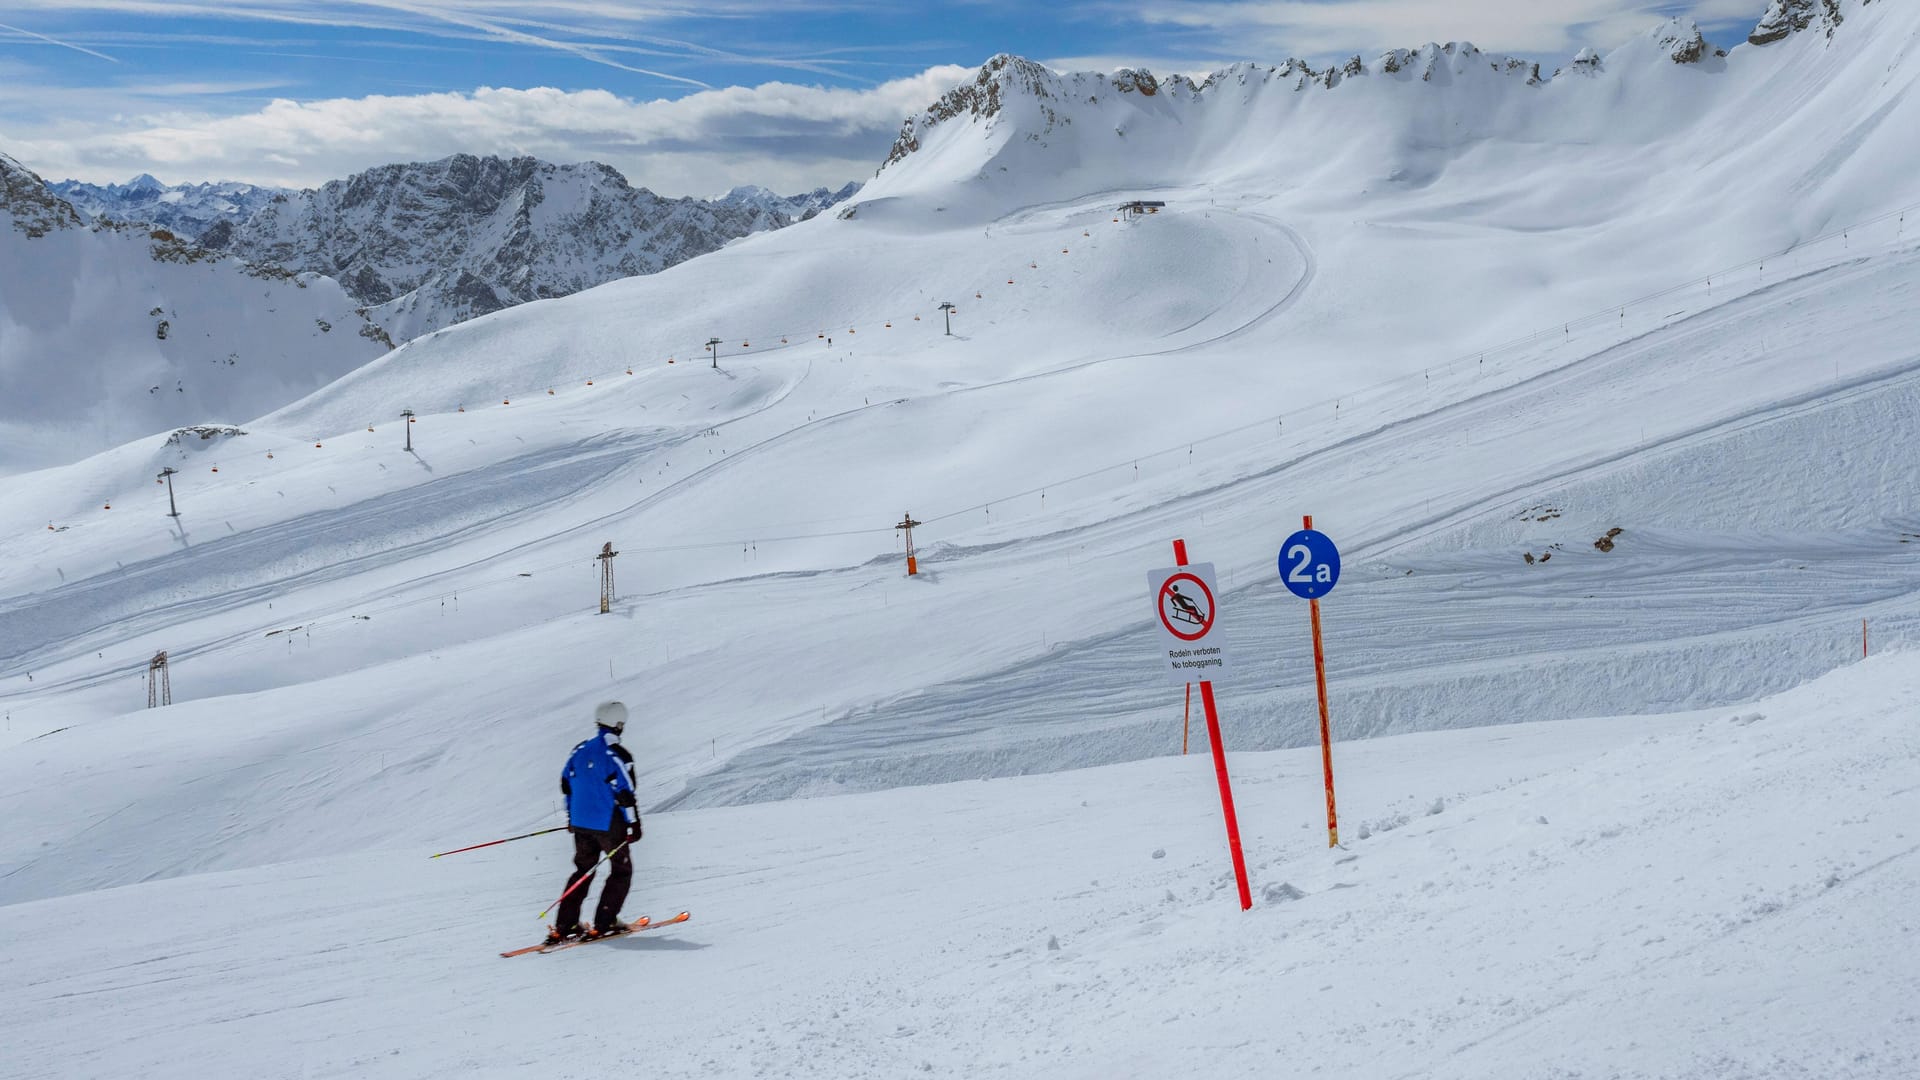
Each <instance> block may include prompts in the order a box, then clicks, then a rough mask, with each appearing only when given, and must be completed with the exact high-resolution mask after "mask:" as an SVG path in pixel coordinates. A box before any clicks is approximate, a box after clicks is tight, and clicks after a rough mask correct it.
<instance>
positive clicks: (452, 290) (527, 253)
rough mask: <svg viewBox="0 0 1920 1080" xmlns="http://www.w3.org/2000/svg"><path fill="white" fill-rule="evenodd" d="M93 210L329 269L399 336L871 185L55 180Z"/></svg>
mask: <svg viewBox="0 0 1920 1080" xmlns="http://www.w3.org/2000/svg"><path fill="white" fill-rule="evenodd" d="M48 187H49V189H50V190H51V191H52V192H53V193H54V194H55V195H57V196H59V197H60V198H62V199H63V200H65V201H67V202H68V203H70V204H71V205H73V207H74V208H75V209H76V210H78V211H79V212H80V213H81V214H83V215H85V216H86V217H88V218H92V219H95V220H112V221H120V222H135V223H142V224H151V225H158V226H162V227H164V228H166V229H168V230H169V231H171V232H173V233H175V234H176V235H178V236H180V237H182V238H183V239H189V240H193V241H196V242H197V243H198V244H200V245H201V246H202V247H206V248H208V249H211V250H216V251H225V252H229V253H232V254H235V255H239V256H241V257H243V258H245V259H247V260H249V261H251V262H256V263H271V264H275V265H278V266H282V267H285V268H287V269H289V270H294V271H302V272H306V271H310V272H313V273H319V274H325V275H327V276H328V277H332V278H334V279H335V280H337V281H339V282H340V283H341V285H342V286H343V287H345V288H346V290H347V292H348V294H349V295H350V296H352V297H353V298H354V299H355V300H356V301H358V302H359V303H360V304H362V305H364V306H366V307H368V308H370V309H371V311H370V315H371V317H372V318H373V319H374V320H375V321H377V322H379V323H380V324H381V325H382V326H383V327H385V328H386V330H387V331H388V333H389V334H391V335H392V336H393V337H394V339H395V340H404V339H406V338H410V337H414V336H417V335H419V334H423V333H427V332H430V331H432V330H437V329H439V328H441V327H443V326H448V325H451V324H453V323H456V322H461V321H463V320H466V319H470V318H474V317H476V316H479V315H485V314H487V313H489V312H493V311H498V310H500V309H502V308H507V307H511V306H513V305H515V304H520V303H525V302H527V301H529V300H538V299H542V298H546V297H553V296H565V295H567V294H569V293H574V292H578V291H580V290H582V289H588V288H592V287H593V286H595V285H600V284H603V283H605V282H608V281H612V280H614V279H616V278H622V277H631V276H634V275H636V274H651V273H656V272H658V271H660V270H664V269H666V268H667V267H669V266H673V265H674V264H676V263H680V262H685V261H686V260H688V259H691V258H693V257H694V256H696V255H703V254H705V253H707V252H709V251H713V250H716V249H718V248H719V247H721V246H722V245H724V244H726V243H727V242H729V241H731V240H735V239H738V238H740V237H743V236H747V235H749V234H751V233H755V232H761V231H764V230H767V229H777V228H782V227H784V226H786V225H790V224H792V223H793V222H795V221H802V220H805V219H807V218H810V217H812V216H814V215H815V214H818V213H819V212H820V211H822V210H824V209H826V208H828V207H831V206H834V205H836V204H837V203H840V202H842V201H844V200H846V199H848V198H850V197H851V196H852V195H854V194H855V193H856V192H858V191H859V190H860V185H859V184H857V183H850V184H848V185H846V186H845V187H843V188H840V189H839V190H837V191H835V190H832V189H828V188H818V189H816V190H814V191H810V192H806V193H803V194H799V195H791V196H785V195H779V194H776V193H775V192H772V191H769V190H768V189H766V188H763V187H757V186H743V187H736V188H734V189H733V190H732V191H729V192H728V193H726V194H725V195H723V196H721V197H719V198H717V199H694V198H677V199H676V198H664V197H662V196H659V195H655V194H654V193H653V192H651V191H648V190H647V189H646V188H636V187H632V186H630V185H629V184H628V183H627V180H626V178H625V177H624V176H622V175H620V173H618V172H617V171H615V170H614V169H612V168H610V167H608V166H605V165H601V164H598V163H594V162H588V163H585V164H580V165H554V164H551V163H549V162H544V161H540V160H538V159H536V158H531V157H516V158H500V157H476V156H473V155H469V154H458V155H455V156H453V157H448V158H443V159H441V160H439V161H430V162H413V163H409V164H395V165H385V166H381V167H379V168H376V169H369V170H367V171H365V172H362V173H356V174H354V175H353V176H350V177H348V178H346V179H344V180H335V181H332V182H330V183H327V184H324V185H321V186H320V187H318V188H314V189H310V190H305V191H290V190H285V189H276V188H266V187H259V186H255V185H251V184H237V183H205V184H178V185H171V186H169V185H165V184H161V183H160V182H159V181H157V180H155V179H154V178H153V177H151V176H146V175H141V176H137V177H134V178H133V179H132V180H130V181H128V182H127V183H125V184H108V185H104V186H102V185H95V184H83V183H79V182H77V181H72V180H68V181H63V182H61V183H58V184H50V185H48Z"/></svg>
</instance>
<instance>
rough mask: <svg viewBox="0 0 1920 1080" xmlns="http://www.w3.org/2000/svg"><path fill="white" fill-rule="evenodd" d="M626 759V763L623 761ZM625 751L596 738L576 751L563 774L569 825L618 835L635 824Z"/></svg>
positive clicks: (600, 738)
mask: <svg viewBox="0 0 1920 1080" xmlns="http://www.w3.org/2000/svg"><path fill="white" fill-rule="evenodd" d="M623 758H624V759H625V761H622V760H621V759H623ZM632 760H633V758H632V757H631V756H630V755H628V754H627V753H626V752H625V751H624V750H621V749H618V748H616V747H613V746H609V745H608V744H607V740H606V739H604V738H602V737H600V736H598V735H595V736H594V737H593V738H591V739H588V740H587V741H585V742H583V743H581V744H580V745H578V746H576V747H574V748H573V753H572V754H571V755H569V756H568V757H567V765H566V768H564V769H562V770H561V771H560V793H561V794H563V795H565V796H566V797H567V824H569V825H571V826H573V827H574V828H576V829H592V830H594V831H595V832H615V831H617V830H616V829H615V822H616V820H617V821H619V824H620V830H618V831H624V829H625V827H626V825H628V824H631V823H632V821H633V815H634V811H633V806H634V802H635V800H634V794H633V778H632V777H631V776H629V775H628V774H627V768H628V766H627V765H626V762H627V761H632Z"/></svg>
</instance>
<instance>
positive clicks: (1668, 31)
mask: <svg viewBox="0 0 1920 1080" xmlns="http://www.w3.org/2000/svg"><path fill="white" fill-rule="evenodd" d="M1654 41H1655V43H1656V44H1658V45H1659V46H1660V48H1661V49H1663V50H1665V52H1666V54H1667V57H1668V58H1669V59H1671V60H1672V61H1673V62H1674V63H1676V64H1697V63H1699V62H1700V61H1702V60H1704V59H1706V58H1707V57H1708V56H1725V55H1726V53H1725V52H1723V51H1722V50H1719V49H1715V48H1713V47H1712V46H1710V45H1708V44H1707V39H1706V37H1705V36H1703V35H1702V34H1701V33H1700V24H1699V23H1696V22H1692V21H1690V20H1686V19H1669V20H1667V24H1666V25H1665V26H1662V27H1661V28H1659V29H1658V30H1656V31H1654Z"/></svg>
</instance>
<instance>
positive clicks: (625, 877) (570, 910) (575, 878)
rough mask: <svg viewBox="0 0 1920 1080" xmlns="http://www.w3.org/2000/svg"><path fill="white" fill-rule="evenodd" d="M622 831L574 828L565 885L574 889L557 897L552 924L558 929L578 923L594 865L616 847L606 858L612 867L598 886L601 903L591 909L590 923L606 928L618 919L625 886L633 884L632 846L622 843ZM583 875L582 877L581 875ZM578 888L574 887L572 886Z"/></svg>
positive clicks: (572, 926)
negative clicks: (562, 897) (570, 868)
mask: <svg viewBox="0 0 1920 1080" xmlns="http://www.w3.org/2000/svg"><path fill="white" fill-rule="evenodd" d="M626 840H627V837H626V834H625V833H615V832H600V831H599V830H597V829H574V830H573V874H572V875H571V876H569V877H568V878H567V888H569V889H573V891H572V892H570V893H568V894H567V898H566V899H565V900H562V901H560V914H559V916H558V921H557V922H555V923H554V925H555V926H557V927H559V928H560V929H561V930H572V929H573V928H574V927H576V926H578V925H580V908H581V907H582V906H583V905H584V904H586V902H587V893H588V892H589V891H591V890H592V889H593V867H594V864H595V863H597V862H599V861H600V856H602V855H604V854H606V853H607V852H609V851H614V849H615V848H619V849H620V850H618V851H614V855H613V858H611V859H608V860H607V862H608V864H609V865H611V866H612V867H613V869H612V872H611V873H609V874H608V875H607V884H606V885H605V886H604V887H603V888H602V889H601V890H600V906H599V907H598V908H595V909H594V915H593V925H594V928H595V929H597V930H605V929H606V928H608V927H610V926H612V925H613V924H614V923H616V922H619V921H620V907H621V905H623V904H625V903H626V902H627V890H628V889H629V888H631V887H632V885H633V856H632V855H631V854H629V853H630V852H631V851H632V850H633V849H632V848H630V847H621V845H622V844H624V843H626ZM583 878H584V879H585V881H582V880H581V879H583ZM576 885H578V886H579V888H577V889H575V888H574V886H576Z"/></svg>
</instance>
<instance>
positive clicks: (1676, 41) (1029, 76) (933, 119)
mask: <svg viewBox="0 0 1920 1080" xmlns="http://www.w3.org/2000/svg"><path fill="white" fill-rule="evenodd" d="M1852 2H1856V3H1858V4H1860V5H1861V6H1865V5H1868V4H1871V3H1873V2H1874V0H1852ZM1842 8H1843V0H1770V3H1769V6H1768V8H1767V10H1766V12H1765V13H1764V14H1763V15H1762V16H1761V18H1760V21H1759V22H1758V23H1757V24H1756V25H1755V27H1754V29H1753V31H1752V32H1751V33H1750V34H1749V35H1748V37H1747V41H1748V43H1750V44H1753V45H1767V44H1771V43H1773V42H1777V41H1781V40H1783V39H1785V38H1787V37H1789V36H1791V35H1793V34H1796V33H1799V32H1801V31H1804V30H1807V29H1809V28H1811V29H1815V30H1819V31H1823V32H1824V33H1825V34H1826V36H1827V37H1828V38H1832V36H1833V34H1834V31H1835V28H1837V27H1838V26H1839V25H1840V24H1841V23H1843V22H1844V21H1845V15H1844V12H1843V10H1842ZM1643 37H1645V38H1648V39H1651V40H1652V41H1653V42H1654V44H1655V45H1656V47H1657V48H1658V49H1659V50H1660V52H1661V54H1663V55H1664V56H1665V58H1666V59H1667V60H1670V61H1671V62H1673V63H1674V64H1679V65H1693V64H1702V63H1707V62H1710V61H1715V60H1719V59H1722V58H1724V57H1725V56H1726V55H1727V54H1726V50H1724V49H1719V48H1716V47H1714V46H1713V45H1711V44H1709V43H1708V42H1707V40H1706V38H1705V37H1704V35H1703V34H1702V33H1701V31H1700V27H1699V25H1698V24H1697V23H1696V22H1694V21H1693V20H1690V19H1685V18H1679V17H1676V18H1671V19H1669V20H1667V21H1666V23H1664V24H1663V25H1661V26H1659V27H1657V28H1655V29H1654V30H1652V31H1651V32H1649V33H1648V34H1646V35H1643ZM1469 63H1471V64H1484V65H1485V66H1486V67H1488V68H1491V70H1492V71H1493V72H1494V73H1496V74H1498V75H1501V76H1507V77H1511V78H1514V79H1515V80H1517V81H1518V82H1520V83H1523V84H1525V85H1528V86H1543V85H1545V84H1546V83H1549V82H1551V81H1552V80H1554V79H1556V78H1559V77H1561V76H1563V75H1580V74H1591V73H1592V72H1594V71H1596V70H1598V68H1599V67H1600V65H1601V63H1602V56H1601V54H1600V53H1599V52H1598V51H1596V50H1594V49H1592V48H1590V47H1589V48H1583V49H1581V50H1580V51H1579V52H1578V53H1577V54H1576V55H1575V56H1574V57H1573V58H1572V60H1570V61H1569V62H1568V63H1567V65H1566V66H1565V67H1563V68H1560V69H1557V70H1555V71H1554V72H1553V73H1552V74H1550V75H1544V76H1543V75H1542V74H1541V68H1540V65H1539V64H1538V63H1537V62H1535V61H1532V60H1527V59H1523V58H1520V57H1515V56H1506V55H1500V54H1491V53H1483V52H1481V51H1480V50H1479V49H1478V48H1476V47H1475V46H1474V45H1473V44H1472V43H1471V42H1457V41H1456V42H1447V43H1446V44H1444V45H1442V44H1438V43H1428V44H1426V45H1423V46H1421V47H1419V48H1414V49H1391V50H1388V51H1387V52H1384V53H1381V54H1380V55H1379V56H1377V57H1375V58H1374V59H1373V60H1371V61H1368V60H1366V59H1364V58H1362V57H1361V56H1360V55H1359V54H1355V55H1353V56H1351V57H1349V58H1347V59H1346V60H1345V61H1343V62H1341V63H1338V64H1329V65H1327V66H1326V67H1323V68H1316V67H1314V66H1313V65H1312V64H1309V63H1307V62H1306V61H1303V60H1300V59H1297V58H1290V59H1288V60H1286V61H1284V62H1282V63H1280V64H1259V63H1251V62H1245V63H1236V64H1233V65H1231V66H1229V67H1226V68H1223V69H1221V70H1219V71H1215V72H1213V73H1212V74H1211V75H1208V76H1207V77H1206V78H1204V79H1201V80H1199V81H1197V82H1196V81H1195V80H1193V79H1190V78H1188V77H1187V76H1185V75H1172V76H1168V77H1167V78H1165V79H1159V78H1156V77H1155V76H1154V75H1153V73H1152V72H1149V71H1145V70H1140V69H1131V68H1129V69H1121V70H1118V71H1114V72H1112V73H1108V74H1096V73H1091V72H1074V73H1063V72H1055V71H1053V70H1051V69H1049V68H1047V67H1046V66H1044V65H1042V64H1038V63H1035V62H1034V61H1031V60H1028V59H1026V58H1024V57H1020V56H1015V55H1012V54H1009V53H1001V54H999V55H996V56H994V57H992V58H991V59H989V60H988V61H987V62H986V63H985V64H983V65H981V67H980V69H979V71H978V72H976V73H975V75H974V77H973V78H972V79H971V80H969V81H968V82H965V83H962V84H961V85H959V86H957V87H955V88H953V89H952V90H949V91H948V92H947V93H945V94H943V95H942V96H941V97H940V98H939V100H937V101H935V102H934V103H933V104H931V105H929V106H928V107H927V108H926V109H925V110H923V111H922V112H920V113H919V114H917V115H914V116H910V117H908V118H907V120H906V121H905V123H903V124H902V125H901V128H900V133H899V135H898V137H897V138H896V139H895V140H894V143H893V146H892V148H891V149H890V150H889V151H888V154H887V157H886V159H885V160H884V161H883V162H882V164H881V166H880V170H878V171H880V172H884V171H885V170H886V169H887V167H888V166H891V165H894V164H896V163H898V162H901V161H903V160H905V159H906V158H907V156H908V155H910V154H913V153H914V152H915V151H917V150H919V149H920V147H921V145H922V143H923V141H924V140H925V139H926V138H927V136H928V134H929V132H930V131H932V130H933V129H934V128H936V127H937V126H939V125H941V124H946V123H950V122H952V121H954V120H956V119H961V118H965V119H966V120H968V121H969V122H981V123H987V124H992V123H995V122H996V121H997V120H998V119H999V118H1000V117H1001V116H1002V114H1003V113H1004V112H1005V110H1006V109H1008V108H1009V107H1010V106H1012V105H1013V104H1014V103H1016V102H1017V103H1019V104H1020V106H1021V107H1022V109H1023V112H1024V110H1025V109H1028V108H1033V109H1036V110H1037V115H1034V116H1032V117H1031V119H1034V120H1037V123H1036V124H1033V125H1031V126H1029V125H1028V124H1027V120H1028V117H1027V116H1025V115H1023V117H1022V119H1021V121H1020V122H1021V124H1022V127H1023V130H1024V134H1025V136H1026V137H1027V138H1030V139H1035V140H1038V139H1044V138H1045V137H1046V136H1047V135H1049V134H1051V133H1052V132H1053V131H1054V130H1055V128H1057V127H1060V126H1063V125H1069V124H1071V123H1072V122H1073V121H1072V112H1073V108H1072V106H1073V105H1074V104H1076V103H1079V102H1083V101H1084V102H1085V103H1087V104H1098V103H1099V99H1100V97H1101V96H1102V95H1103V94H1119V95H1128V94H1137V95H1140V96H1141V97H1147V98H1151V97H1154V96H1156V95H1175V96H1183V97H1188V98H1194V99H1198V98H1201V97H1204V96H1206V95H1209V94H1218V93H1220V92H1222V91H1224V90H1226V89H1227V88H1230V87H1245V86H1247V85H1248V84H1249V83H1250V82H1258V83H1269V82H1291V83H1292V84H1293V87H1292V88H1293V89H1294V90H1296V91H1301V92H1304V91H1306V90H1309V89H1320V90H1333V89H1335V88H1337V87H1339V86H1340V85H1341V84H1342V83H1343V82H1347V81H1349V80H1353V79H1358V78H1364V77H1367V76H1380V75H1389V76H1397V77H1401V78H1404V77H1406V76H1407V75H1408V74H1410V73H1411V74H1415V75H1418V77H1419V78H1420V80H1421V81H1423V82H1433V81H1435V80H1436V79H1439V80H1441V81H1443V82H1444V81H1451V79H1449V78H1448V76H1449V75H1452V76H1460V75H1465V74H1467V73H1468V72H1467V68H1468V64H1469ZM1443 69H1444V70H1443ZM1482 74H1484V72H1482Z"/></svg>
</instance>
